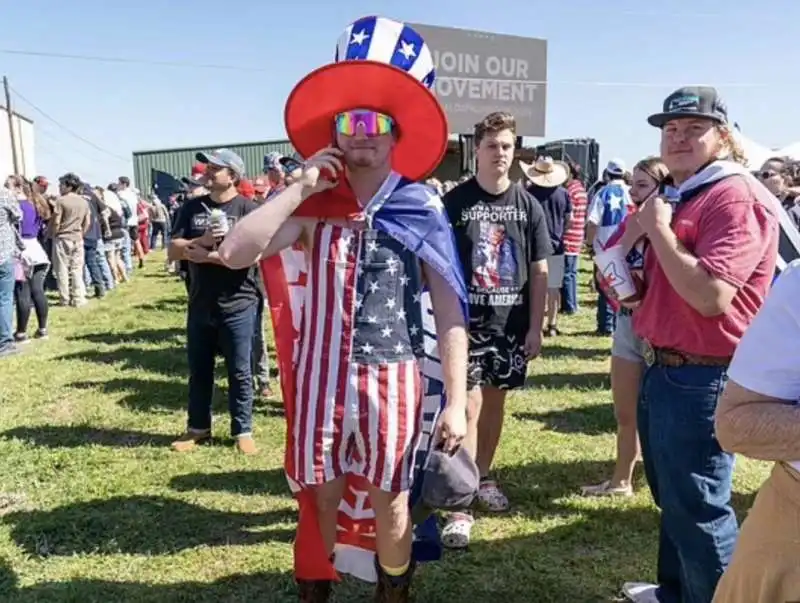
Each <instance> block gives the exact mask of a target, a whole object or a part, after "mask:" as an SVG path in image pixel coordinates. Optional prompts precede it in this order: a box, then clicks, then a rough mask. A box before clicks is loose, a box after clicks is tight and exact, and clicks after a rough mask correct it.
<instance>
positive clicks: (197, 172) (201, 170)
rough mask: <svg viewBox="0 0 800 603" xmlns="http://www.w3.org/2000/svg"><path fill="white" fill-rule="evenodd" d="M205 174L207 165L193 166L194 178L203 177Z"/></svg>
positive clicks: (196, 164) (198, 164) (197, 164)
mask: <svg viewBox="0 0 800 603" xmlns="http://www.w3.org/2000/svg"><path fill="white" fill-rule="evenodd" d="M205 173H206V164H205V163H195V164H194V165H193V166H192V177H195V176H202V175H203V174H205Z"/></svg>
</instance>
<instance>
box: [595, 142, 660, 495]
mask: <svg viewBox="0 0 800 603" xmlns="http://www.w3.org/2000/svg"><path fill="white" fill-rule="evenodd" d="M668 177H669V170H667V166H666V165H664V162H663V161H661V159H659V158H658V157H647V158H645V159H642V160H641V161H640V162H639V163H637V164H636V165H635V166H634V168H633V172H632V174H631V189H630V195H631V200H632V201H633V203H634V205H635V206H636V207H637V208H638V207H639V206H640V205H641V204H642V203H644V202H645V201H647V200H648V199H649V198H651V197H653V196H654V195H657V194H658V193H659V188H660V186H661V184H662V183H664V182H665V181H666V180H667V178H668ZM634 311H635V310H633V309H632V308H630V307H622V308H620V309H619V311H618V312H617V317H616V328H615V329H614V334H613V335H612V343H611V397H612V399H613V401H614V415H615V417H616V419H617V446H616V453H617V459H616V464H615V466H614V472H613V473H612V475H611V477H610V479H608V480H606V481H603V482H601V483H599V484H593V485H590V486H584V487H583V489H582V492H583V495H584V496H631V495H632V494H633V470H634V467H635V466H636V460H637V459H638V458H639V456H640V454H641V450H640V446H639V434H638V429H637V424H636V409H637V404H638V402H639V390H640V384H641V381H642V374H643V373H644V368H645V362H644V353H643V351H642V350H643V347H642V346H643V343H642V340H641V339H640V338H639V337H637V335H636V334H635V333H634V332H633V313H634Z"/></svg>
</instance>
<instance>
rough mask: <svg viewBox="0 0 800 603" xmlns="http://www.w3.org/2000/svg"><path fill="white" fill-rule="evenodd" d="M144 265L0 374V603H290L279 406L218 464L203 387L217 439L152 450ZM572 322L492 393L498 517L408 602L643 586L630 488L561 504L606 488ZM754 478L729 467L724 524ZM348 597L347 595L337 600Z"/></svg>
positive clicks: (597, 361)
mask: <svg viewBox="0 0 800 603" xmlns="http://www.w3.org/2000/svg"><path fill="white" fill-rule="evenodd" d="M162 266H163V264H162V263H161V262H160V261H156V259H155V258H154V259H153V260H151V261H150V262H149V263H148V265H147V268H146V270H145V271H144V272H143V273H140V274H138V275H137V276H136V278H135V279H134V281H133V282H132V283H130V284H129V285H128V286H126V287H124V289H123V290H121V291H116V292H113V293H112V294H110V295H109V296H108V297H107V298H106V299H105V300H103V301H99V302H92V303H91V304H90V305H89V306H87V307H85V308H81V309H77V310H75V309H62V308H54V309H53V311H52V315H51V316H52V320H51V338H50V340H49V341H44V342H34V343H32V344H30V345H29V346H28V347H27V348H26V351H25V353H24V354H21V355H19V356H17V357H14V358H11V359H7V360H2V361H0V458H2V460H3V462H2V465H0V559H1V560H2V561H0V563H2V570H1V573H0V601H3V602H7V603H16V602H25V603H27V602H34V601H35V602H39V601H42V602H44V601H47V602H54V603H56V602H57V603H69V602H73V601H74V602H75V603H88V602H103V603H116V602H131V603H142V602H164V603H173V602H179V601H187V602H190V601H191V602H193V603H194V602H197V603H201V602H203V603H204V602H212V601H213V602H216V601H225V602H251V601H260V602H267V601H270V602H271V601H275V602H278V601H294V600H296V596H295V595H294V586H293V583H292V579H291V575H290V573H289V570H290V568H291V553H292V549H291V539H292V535H293V529H294V519H295V512H294V504H293V501H292V499H291V497H290V496H289V492H288V489H287V487H286V484H285V481H284V478H283V475H282V472H281V460H282V448H283V432H284V426H283V419H282V417H281V413H280V411H279V408H278V407H276V406H275V405H274V404H269V403H262V404H260V405H259V407H258V410H257V417H256V429H257V438H258V442H259V444H260V447H261V451H262V452H261V454H259V455H257V456H256V457H255V458H244V457H242V456H240V455H237V454H236V453H235V452H234V451H233V449H232V447H231V442H230V441H229V440H227V439H226V438H224V437H222V436H226V435H227V425H228V422H227V417H226V413H225V408H226V404H225V389H224V386H223V384H222V382H220V388H219V390H218V392H217V396H216V405H217V409H218V411H219V414H218V429H217V432H218V435H219V436H220V439H219V440H218V441H217V442H216V443H215V445H212V446H208V447H204V448H202V449H200V450H198V451H197V452H194V453H191V454H187V455H178V454H175V453H173V452H171V451H170V449H169V446H168V444H169V442H170V441H171V440H172V438H173V437H174V436H175V435H177V434H178V433H179V432H180V431H181V430H182V428H183V426H184V422H185V414H184V406H185V401H186V371H187V369H186V360H185V354H184V333H183V331H184V329H183V324H184V297H185V294H184V290H183V285H182V284H181V283H180V282H178V281H176V280H175V279H174V278H173V277H169V276H167V275H166V274H165V273H164V272H163V268H162ZM585 276H586V275H584V277H585ZM584 280H585V279H584ZM582 293H583V297H584V298H588V297H589V296H588V295H587V294H588V289H587V288H586V287H585V286H584V288H583V289H582ZM585 308H586V309H585V310H584V311H583V312H582V313H581V314H580V315H579V316H576V317H573V318H571V319H569V320H566V321H564V324H563V328H564V330H565V331H566V333H567V334H566V335H563V336H561V337H559V338H557V339H554V340H552V341H551V342H550V341H548V342H547V346H546V348H545V350H544V354H543V357H542V358H541V359H539V360H537V361H535V362H534V363H533V364H532V365H531V376H530V380H529V384H528V387H527V388H526V389H525V390H524V391H520V392H518V393H515V394H514V395H512V396H511V398H510V401H509V412H508V416H507V417H506V424H505V435H504V439H503V442H502V444H501V448H500V451H499V455H498V459H497V475H498V477H499V479H500V480H501V481H502V483H503V484H504V485H505V487H506V491H507V493H508V495H509V497H510V499H511V501H512V504H513V512H512V513H511V514H509V515H506V516H502V517H499V516H498V517H488V516H487V517H482V518H481V519H480V521H479V522H478V523H477V525H476V528H475V531H474V542H473V545H472V547H471V549H470V551H469V552H465V553H459V554H448V555H447V557H446V559H445V560H444V561H443V562H441V563H436V564H432V565H428V566H425V567H423V568H422V569H421V571H420V572H419V580H417V590H416V592H417V600H418V601H420V602H424V603H444V602H448V603H449V602H451V601H485V600H488V599H489V597H494V598H495V599H496V600H503V601H504V603H516V602H519V603H534V602H535V603H546V602H550V601H552V602H558V603H564V602H567V601H569V602H573V601H576V602H587V603H588V602H602V601H613V600H616V597H617V595H618V591H619V587H620V585H621V584H622V582H623V581H625V580H647V579H652V578H653V577H654V567H655V552H656V518H657V515H656V511H655V509H654V507H653V505H652V502H651V499H650V495H649V493H648V492H647V489H646V484H645V483H644V480H643V479H642V478H641V475H640V476H639V479H638V482H637V486H638V494H637V495H636V496H635V497H634V498H632V499H630V500H628V501H612V500H587V499H584V498H581V497H580V496H577V492H578V491H579V488H580V486H581V485H583V484H587V483H591V482H595V481H600V480H601V479H603V478H605V477H606V476H607V475H608V474H609V469H610V467H611V463H612V458H613V445H614V437H613V433H614V428H615V427H614V418H613V413H612V409H611V405H610V394H609V391H608V378H607V372H608V348H609V343H610V342H609V341H608V340H607V339H604V338H597V337H594V336H592V335H590V334H588V333H589V332H590V331H591V330H593V307H590V305H589V303H588V301H587V303H586V304H585ZM220 369H221V367H220ZM218 373H219V374H220V375H221V370H219V371H218ZM765 475H766V467H765V466H764V465H762V464H757V463H753V462H749V461H746V460H741V461H740V462H739V464H738V466H737V472H736V491H737V495H736V505H737V509H738V510H739V511H740V516H741V514H742V513H743V512H744V511H745V510H746V509H747V506H748V505H749V504H750V502H751V500H752V493H753V492H754V491H755V490H756V489H757V488H758V486H759V484H760V483H761V482H762V480H763V479H764V477H765ZM367 592H368V591H367V590H366V589H365V588H364V586H363V585H360V584H354V583H352V582H347V583H346V584H344V585H343V586H342V587H340V588H339V589H338V599H337V600H338V601H359V600H365V601H366V600H368V597H367V594H366V593H367Z"/></svg>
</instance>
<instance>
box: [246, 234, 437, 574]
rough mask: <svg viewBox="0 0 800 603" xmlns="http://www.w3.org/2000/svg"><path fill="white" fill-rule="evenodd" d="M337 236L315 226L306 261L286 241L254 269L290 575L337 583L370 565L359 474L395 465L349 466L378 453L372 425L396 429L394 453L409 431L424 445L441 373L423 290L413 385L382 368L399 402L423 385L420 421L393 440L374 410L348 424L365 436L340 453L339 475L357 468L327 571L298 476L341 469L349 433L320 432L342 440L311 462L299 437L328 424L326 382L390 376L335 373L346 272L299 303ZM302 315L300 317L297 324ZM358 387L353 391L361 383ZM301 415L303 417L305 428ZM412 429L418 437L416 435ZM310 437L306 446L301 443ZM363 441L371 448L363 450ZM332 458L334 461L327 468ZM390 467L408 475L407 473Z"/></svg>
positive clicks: (338, 247) (311, 449)
mask: <svg viewBox="0 0 800 603" xmlns="http://www.w3.org/2000/svg"><path fill="white" fill-rule="evenodd" d="M347 234H348V233H346V232H343V231H342V230H341V229H339V230H338V231H335V230H333V229H328V230H320V229H318V230H317V231H316V235H315V236H317V237H320V238H319V239H318V240H317V241H316V242H317V243H318V245H316V246H315V248H316V249H319V250H321V251H320V253H319V254H318V255H317V256H316V257H315V258H313V259H312V261H311V262H308V261H307V258H306V254H305V252H304V251H303V249H302V248H301V247H300V246H299V245H296V246H294V247H292V248H290V249H286V250H284V251H282V252H281V253H280V254H278V255H276V256H273V257H271V258H268V259H266V260H263V261H262V262H261V273H262V275H263V277H264V284H265V288H266V291H267V297H268V299H269V305H270V312H271V317H272V324H273V328H274V332H275V347H276V355H277V360H278V367H279V370H280V380H281V390H282V394H283V400H284V411H285V415H286V421H287V433H286V452H285V457H284V466H285V469H286V473H287V479H288V482H289V487H290V489H291V490H292V492H293V494H294V495H295V498H296V499H297V501H298V506H299V518H298V527H297V534H296V538H295V543H294V551H295V555H294V570H295V576H296V577H297V578H298V579H306V580H335V579H338V573H337V570H338V571H339V572H343V573H348V574H351V575H353V576H356V577H358V578H360V579H362V580H367V581H373V582H374V581H375V579H376V575H375V566H374V555H375V514H374V511H373V510H372V508H371V506H370V503H369V496H368V493H367V486H366V478H365V477H363V475H366V476H367V478H370V477H371V478H372V479H371V480H370V481H373V482H374V481H383V482H384V483H385V478H386V476H387V475H388V474H389V472H388V471H387V469H386V467H387V466H394V465H396V463H397V461H396V459H394V460H391V459H383V460H381V459H376V462H375V463H374V464H373V465H372V466H370V467H367V466H361V465H357V464H356V460H358V458H359V454H362V456H363V457H366V458H368V457H369V456H370V452H371V450H379V449H380V446H378V445H377V443H376V445H374V446H373V437H375V435H376V434H379V433H380V431H381V430H380V426H381V424H383V426H384V427H385V430H384V431H385V432H386V433H394V431H393V430H395V429H396V432H397V435H393V436H392V437H393V438H394V441H395V442H396V443H397V446H395V447H394V449H395V450H397V449H398V446H399V444H400V441H401V440H404V439H406V438H408V437H410V436H411V434H412V433H413V437H417V435H419V436H420V437H419V441H418V443H417V449H418V450H422V449H427V447H428V445H429V442H430V438H431V434H432V432H433V429H434V426H435V422H436V419H437V417H438V412H439V410H440V405H441V391H442V386H441V380H442V375H441V364H440V362H439V355H438V349H437V346H436V337H435V325H434V320H433V314H432V311H431V310H430V299H429V296H428V294H427V293H426V294H424V295H423V307H424V308H425V310H424V316H423V321H424V322H423V329H424V332H425V353H426V359H425V361H423V362H422V373H423V378H422V383H421V384H420V381H419V373H418V372H417V371H415V374H416V375H417V380H416V381H415V380H414V379H413V378H411V377H410V375H409V372H408V371H409V366H405V365H404V366H402V367H401V366H400V365H397V367H396V368H395V369H392V370H393V371H396V375H397V378H396V379H395V378H392V381H393V382H396V383H398V384H399V383H401V382H402V383H403V384H404V385H402V386H401V387H403V389H404V390H405V392H406V394H405V396H402V399H403V400H404V401H405V404H407V405H409V406H410V404H411V400H412V399H413V400H419V397H420V395H419V392H420V391H422V390H424V391H425V396H424V397H423V398H422V408H421V409H420V414H419V415H418V416H419V417H420V418H421V420H420V421H418V422H417V425H416V426H415V427H416V429H415V430H412V429H411V426H410V425H408V424H406V426H405V437H404V438H400V437H398V436H399V432H400V428H399V426H395V427H393V426H391V425H390V424H389V423H388V422H384V421H383V419H382V416H381V414H380V413H372V414H371V415H368V416H369V417H370V419H369V420H368V421H367V424H366V425H365V424H364V423H361V422H359V424H358V425H352V426H351V428H352V430H353V431H354V432H357V433H358V434H366V435H360V437H361V438H362V440H363V442H362V446H361V447H360V448H361V450H354V451H352V452H353V453H355V454H352V455H351V456H350V458H349V462H350V463H351V465H348V471H350V470H351V469H352V468H356V469H360V470H361V471H358V472H352V473H347V486H346V488H345V493H344V497H343V500H342V503H341V505H340V506H339V514H338V520H337V543H336V549H335V551H336V555H335V563H336V567H335V568H334V566H333V564H332V563H331V560H330V559H329V558H328V557H327V555H326V554H325V547H324V545H323V541H322V534H321V532H320V529H319V524H318V521H317V511H316V505H315V502H314V499H313V496H312V495H311V492H310V491H309V490H308V489H307V488H306V487H305V486H304V484H303V482H304V481H305V482H307V483H318V481H310V482H309V481H308V480H309V479H313V480H319V481H322V479H325V478H326V476H329V475H333V474H334V472H336V471H338V470H339V469H344V466H343V461H348V456H347V454H346V455H345V457H344V459H342V457H341V454H340V453H341V452H342V451H343V450H344V451H345V452H349V451H348V450H347V448H346V447H345V448H343V446H344V445H345V443H346V442H347V440H348V439H349V438H345V437H344V433H341V434H339V435H336V434H335V433H334V434H330V436H329V438H330V437H332V438H333V439H334V440H335V441H337V438H338V441H340V442H341V444H342V445H341V446H339V447H338V451H337V454H336V455H327V456H326V455H323V456H322V457H321V458H322V462H321V463H320V462H319V461H320V456H319V454H320V449H319V448H318V447H317V446H316V440H315V439H314V438H313V437H310V438H309V437H308V436H309V432H310V431H313V430H315V429H318V427H317V426H318V425H319V424H320V423H321V424H322V426H323V430H324V425H325V424H326V423H327V424H328V425H329V424H330V420H331V418H332V417H330V416H328V414H327V413H328V412H329V411H332V410H333V409H334V405H333V404H331V403H329V400H330V398H328V397H327V396H328V394H329V393H330V392H331V391H332V390H331V388H334V389H333V391H335V387H336V384H337V383H342V382H343V383H345V384H348V385H349V384H350V382H351V380H353V379H355V380H358V379H362V378H363V379H368V380H369V383H370V384H371V385H370V386H369V388H372V389H373V392H374V390H375V389H377V390H380V389H381V388H382V384H384V383H386V384H387V385H388V383H389V381H390V380H389V375H388V374H387V375H385V376H382V375H380V374H373V375H369V373H367V372H365V369H364V368H363V367H361V366H359V365H357V364H356V365H354V367H352V368H350V367H346V368H348V370H347V371H345V370H344V369H345V367H340V366H338V364H336V363H337V362H338V359H339V358H340V357H341V353H337V352H341V351H343V350H342V346H346V345H348V344H347V340H348V338H347V337H345V336H344V332H345V331H346V330H347V329H352V325H350V324H348V323H347V318H346V317H347V316H352V313H346V312H345V311H344V310H345V308H346V307H349V306H350V304H353V303H356V302H355V301H354V300H353V299H351V298H350V297H348V296H349V295H350V294H349V293H345V291H344V288H345V285H346V284H347V283H350V282H353V281H352V279H353V278H354V276H353V274H350V272H349V271H348V269H346V268H343V269H340V270H339V271H338V272H337V271H332V272H331V273H330V278H328V279H326V280H325V287H326V291H327V292H326V294H325V295H324V297H323V296H322V295H318V296H317V299H318V300H322V299H324V300H325V301H324V302H322V305H319V306H318V307H316V308H314V307H311V306H309V307H306V286H307V284H308V282H309V277H310V271H311V270H313V264H314V263H316V265H317V270H319V269H320V268H321V267H322V266H323V265H325V266H327V267H331V266H332V265H334V266H335V264H336V262H330V261H328V260H331V259H341V258H343V255H342V254H345V247H344V242H345V240H346V237H347ZM323 237H324V239H323ZM351 242H352V239H351ZM322 250H325V251H326V252H327V254H328V255H327V256H324V255H323V253H324V252H323V251H322ZM323 262H324V264H323ZM348 300H349V301H348ZM317 303H319V301H318V302H317ZM304 316H306V317H308V318H309V320H306V321H305V323H304V321H303V318H304ZM334 324H335V325H336V326H334ZM327 325H330V330H327V331H326V328H328V327H327ZM301 329H302V330H303V332H302V333H301ZM312 335H313V342H312V338H311V337H310V336H312ZM315 359H316V360H315ZM323 361H324V362H323ZM325 362H327V364H325ZM368 370H373V369H368ZM401 373H402V374H403V375H405V377H404V380H403V381H401V379H400V374H401ZM323 376H333V378H329V379H326V380H325V381H323V379H322V377H323ZM342 376H344V377H343V378H344V381H340V378H341V377H342ZM323 383H324V385H323ZM412 383H413V386H412V385H411V384H412ZM394 387H397V386H394ZM350 389H352V391H358V390H359V388H358V387H352V388H350ZM361 389H362V391H363V388H361ZM303 390H306V392H307V394H308V395H307V396H305V397H304V396H303V395H302V394H303ZM429 392H430V393H429ZM376 398H377V396H376ZM387 398H389V399H391V400H396V401H397V403H399V402H400V399H401V396H400V395H399V393H398V395H388V396H387ZM302 399H313V400H314V401H315V402H314V403H315V404H316V406H315V407H314V409H313V410H311V409H306V411H304V410H303V406H302V405H300V404H298V401H300V400H302ZM321 402H322V403H321ZM356 402H357V403H358V405H359V407H360V404H361V403H362V401H361V399H358V400H357V401H356V400H353V399H352V398H351V403H352V404H355V403H356ZM392 403H394V402H392ZM304 413H305V414H304ZM387 416H388V415H387ZM318 418H321V421H320V422H319V423H317V419H318ZM309 421H311V427H310V430H309ZM373 421H376V422H377V424H378V429H373V428H372V426H371V423H372V422H373ZM420 428H421V433H418V432H419V431H420ZM326 435H327V434H326ZM357 437H358V436H357ZM356 439H357V438H356ZM328 441H330V439H329V440H328ZM311 442H314V444H313V445H310V443H311ZM369 447H371V449H369V450H368V448H369ZM391 448H392V446H389V447H388V449H391ZM362 450H366V454H363V453H362ZM326 458H327V459H329V463H330V464H326V463H327V462H328V461H326V460H325V459H326ZM362 460H363V459H362ZM334 462H336V463H337V465H334V464H333V463H334ZM405 463H408V465H407V466H408V467H411V465H412V464H413V463H414V460H413V459H412V458H408V459H407V460H405V459H404V460H403V461H402V463H401V464H405ZM373 467H374V473H373V471H372V470H373ZM357 473H361V474H363V475H359V474H357ZM399 473H400V474H401V475H404V476H408V474H409V473H411V471H410V470H409V471H403V472H399ZM320 478H322V479H320ZM396 479H401V478H398V477H397V476H396V475H393V476H392V478H391V481H394V480H396ZM402 479H405V478H402ZM392 485H393V486H394V485H396V486H398V488H402V487H403V486H404V483H399V482H398V483H395V484H392Z"/></svg>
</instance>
